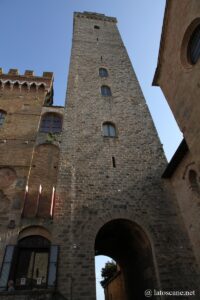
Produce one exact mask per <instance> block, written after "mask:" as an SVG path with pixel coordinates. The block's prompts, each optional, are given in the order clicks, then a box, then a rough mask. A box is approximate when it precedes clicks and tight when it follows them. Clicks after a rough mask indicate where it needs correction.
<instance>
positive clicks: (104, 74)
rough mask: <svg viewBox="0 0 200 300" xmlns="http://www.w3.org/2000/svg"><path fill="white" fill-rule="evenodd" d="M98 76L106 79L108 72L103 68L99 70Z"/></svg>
mask: <svg viewBox="0 0 200 300" xmlns="http://www.w3.org/2000/svg"><path fill="white" fill-rule="evenodd" d="M99 76H100V77H108V71H107V70H106V69H105V68H100V69H99Z"/></svg>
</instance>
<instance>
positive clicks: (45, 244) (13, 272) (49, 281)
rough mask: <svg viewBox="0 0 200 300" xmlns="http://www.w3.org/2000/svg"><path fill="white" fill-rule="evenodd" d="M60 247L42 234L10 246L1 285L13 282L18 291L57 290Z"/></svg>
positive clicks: (0, 279)
mask: <svg viewBox="0 0 200 300" xmlns="http://www.w3.org/2000/svg"><path fill="white" fill-rule="evenodd" d="M57 258H58V246H56V245H51V243H50V241H49V240H48V239H46V238H44V237H43V236H40V235H31V236H28V237H25V238H22V239H21V240H19V242H18V244H17V245H16V246H12V245H8V246H7V247H6V252H5V256H4V261H3V265H2V266H3V267H2V269H1V276H0V286H1V287H2V288H3V287H4V288H6V286H7V284H8V286H9V283H11V282H12V286H14V288H15V289H23V290H24V289H35V288H48V287H54V286H55V284H56V269H57Z"/></svg>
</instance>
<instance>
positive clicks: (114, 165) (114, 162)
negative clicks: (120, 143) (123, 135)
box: [112, 156, 116, 168]
mask: <svg viewBox="0 0 200 300" xmlns="http://www.w3.org/2000/svg"><path fill="white" fill-rule="evenodd" d="M112 165H113V168H116V160H115V157H114V156H112Z"/></svg>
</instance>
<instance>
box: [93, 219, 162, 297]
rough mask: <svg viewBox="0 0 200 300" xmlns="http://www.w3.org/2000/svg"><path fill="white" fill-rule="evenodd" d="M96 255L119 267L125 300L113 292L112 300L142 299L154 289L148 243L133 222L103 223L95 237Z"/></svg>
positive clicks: (150, 253)
mask: <svg viewBox="0 0 200 300" xmlns="http://www.w3.org/2000/svg"><path fill="white" fill-rule="evenodd" d="M95 254H96V255H105V256H109V257H111V258H112V259H113V260H114V261H116V262H117V264H118V265H119V267H120V270H121V273H122V276H123V278H124V286H125V295H126V296H124V297H125V298H126V299H120V297H118V296H116V292H115V298H114V299H113V300H134V299H140V300H142V299H143V300H144V299H146V297H145V291H146V290H148V289H153V288H154V287H155V282H156V279H155V272H154V264H153V256H152V249H151V244H150V241H149V239H148V237H147V235H146V233H145V232H144V230H143V229H142V228H141V227H140V226H139V225H137V224H136V223H134V222H132V221H129V220H125V219H116V220H112V221H110V222H108V223H106V224H105V225H104V226H103V227H101V229H100V230H99V232H98V234H97V236H96V240H95ZM118 288H119V287H118ZM119 294H121V291H119ZM124 297H123V298H124ZM106 300H110V299H109V298H108V299H106Z"/></svg>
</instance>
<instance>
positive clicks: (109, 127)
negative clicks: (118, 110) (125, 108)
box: [103, 122, 117, 137]
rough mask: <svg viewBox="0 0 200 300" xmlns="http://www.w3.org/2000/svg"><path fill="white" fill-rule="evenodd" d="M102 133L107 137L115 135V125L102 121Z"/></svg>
mask: <svg viewBox="0 0 200 300" xmlns="http://www.w3.org/2000/svg"><path fill="white" fill-rule="evenodd" d="M103 135H104V136H107V137H116V135H117V134H116V128H115V125H114V124H112V123H110V122H105V123H103Z"/></svg>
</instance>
